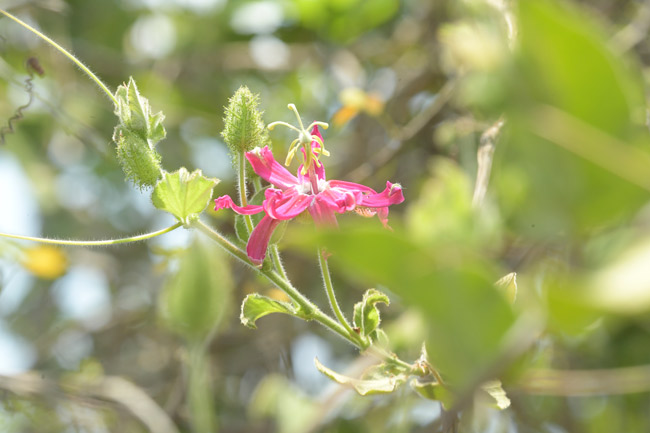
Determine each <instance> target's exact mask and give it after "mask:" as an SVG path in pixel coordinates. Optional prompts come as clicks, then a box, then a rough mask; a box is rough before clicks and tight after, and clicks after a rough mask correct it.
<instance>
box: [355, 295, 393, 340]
mask: <svg viewBox="0 0 650 433" xmlns="http://www.w3.org/2000/svg"><path fill="white" fill-rule="evenodd" d="M378 302H383V303H384V304H386V305H390V299H388V296H386V295H385V294H384V293H382V292H380V291H379V290H377V289H368V290H366V293H364V294H363V299H362V300H361V302H357V303H356V304H355V305H354V326H355V327H357V328H359V330H360V332H361V335H362V336H364V337H367V336H368V335H370V334H371V333H372V332H373V331H374V330H375V329H377V327H378V326H379V323H380V322H381V319H380V317H379V310H378V309H377V306H376V305H375V304H377V303H378Z"/></svg>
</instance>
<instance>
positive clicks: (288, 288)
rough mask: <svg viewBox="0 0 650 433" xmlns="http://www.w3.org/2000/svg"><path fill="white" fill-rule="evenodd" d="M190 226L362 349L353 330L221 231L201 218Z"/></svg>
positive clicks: (330, 328)
mask: <svg viewBox="0 0 650 433" xmlns="http://www.w3.org/2000/svg"><path fill="white" fill-rule="evenodd" d="M191 226H192V227H194V228H196V229H198V230H199V231H201V232H202V233H203V234H205V235H207V236H208V237H209V238H210V239H212V240H213V241H215V242H216V243H218V244H219V245H221V247H222V248H224V249H225V250H226V251H228V252H229V253H230V254H232V255H233V256H235V257H236V258H238V259H239V260H241V261H242V262H244V263H246V264H247V265H249V266H250V267H252V268H254V269H255V270H256V271H257V272H259V273H261V274H262V275H264V276H265V277H266V278H267V279H268V280H269V281H271V282H272V283H273V284H274V285H275V286H276V287H278V288H279V289H280V290H282V291H283V292H285V293H286V294H287V295H288V296H289V297H290V298H291V299H292V300H293V301H294V302H295V303H296V304H298V306H299V307H300V308H301V310H302V312H303V313H304V314H305V315H306V316H307V317H309V318H311V319H312V320H315V321H317V322H319V323H321V324H322V325H324V326H325V327H326V328H328V329H329V330H331V331H333V332H334V333H336V334H338V335H340V336H341V337H343V338H345V339H346V340H348V341H349V342H351V343H352V344H354V345H355V346H357V347H359V348H361V349H364V346H363V343H362V342H361V341H360V339H358V338H355V337H354V335H356V334H354V332H353V335H350V333H349V331H348V330H347V329H345V327H343V326H342V325H341V324H340V323H339V322H337V321H336V320H334V319H333V318H331V317H330V316H328V315H327V314H325V313H323V312H322V311H321V310H320V309H319V308H318V306H317V305H316V304H314V303H313V302H311V301H310V300H309V299H308V298H307V297H305V295H303V294H302V293H300V291H299V290H298V289H296V288H295V287H293V285H292V284H291V283H290V282H289V281H287V280H286V279H285V278H283V277H282V276H281V275H280V274H279V273H277V272H275V271H273V270H265V269H260V267H258V266H255V265H254V264H253V262H251V261H250V259H249V258H248V255H247V254H246V252H245V251H242V250H240V249H239V248H238V247H237V246H236V245H235V244H233V243H232V242H230V241H229V240H228V239H226V238H225V237H224V236H223V235H222V234H221V233H219V232H217V231H215V230H213V229H212V228H211V227H209V226H207V225H206V224H205V223H203V222H202V221H201V220H195V221H192V223H191Z"/></svg>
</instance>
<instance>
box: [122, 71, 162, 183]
mask: <svg viewBox="0 0 650 433" xmlns="http://www.w3.org/2000/svg"><path fill="white" fill-rule="evenodd" d="M115 99H116V100H117V102H116V104H115V114H116V115H117V117H118V118H119V119H120V123H119V124H118V125H117V126H116V127H115V131H114V133H113V141H114V142H115V143H116V144H117V158H118V160H119V161H120V164H121V165H122V169H123V170H124V173H125V175H126V177H127V178H128V179H129V180H131V181H133V183H134V184H136V185H138V186H139V187H140V188H146V187H152V186H154V185H155V184H156V182H157V181H158V180H159V179H160V178H161V176H162V168H161V166H160V160H161V157H160V154H159V153H158V152H156V150H155V146H156V144H157V143H158V142H159V141H160V140H162V139H163V138H165V135H166V131H165V128H164V126H163V124H162V122H163V120H164V118H165V116H164V115H163V114H162V112H158V113H156V114H152V112H151V107H150V106H149V101H148V100H147V98H145V97H143V96H141V95H140V92H138V87H137V86H136V84H135V81H134V80H133V78H130V79H129V83H128V84H123V85H121V86H120V87H118V89H117V91H116V92H115Z"/></svg>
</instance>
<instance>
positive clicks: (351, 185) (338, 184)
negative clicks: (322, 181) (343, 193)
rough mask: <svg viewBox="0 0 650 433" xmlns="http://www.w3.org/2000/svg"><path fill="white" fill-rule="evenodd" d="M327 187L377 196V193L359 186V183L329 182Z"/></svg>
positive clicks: (366, 187)
mask: <svg viewBox="0 0 650 433" xmlns="http://www.w3.org/2000/svg"><path fill="white" fill-rule="evenodd" d="M329 185H330V187H332V188H340V189H344V190H348V191H361V192H365V193H368V194H377V191H375V190H374V189H372V188H370V187H369V186H365V185H361V184H360V183H354V182H346V181H344V180H330V181H329Z"/></svg>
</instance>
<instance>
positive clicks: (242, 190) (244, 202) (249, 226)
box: [238, 152, 253, 235]
mask: <svg viewBox="0 0 650 433" xmlns="http://www.w3.org/2000/svg"><path fill="white" fill-rule="evenodd" d="M238 162H239V202H240V203H241V206H242V207H245V206H248V199H247V198H246V164H245V163H246V158H244V152H239V161H238ZM244 221H245V222H246V231H248V234H249V235H250V234H251V232H252V231H253V219H252V218H251V216H250V215H244Z"/></svg>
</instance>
